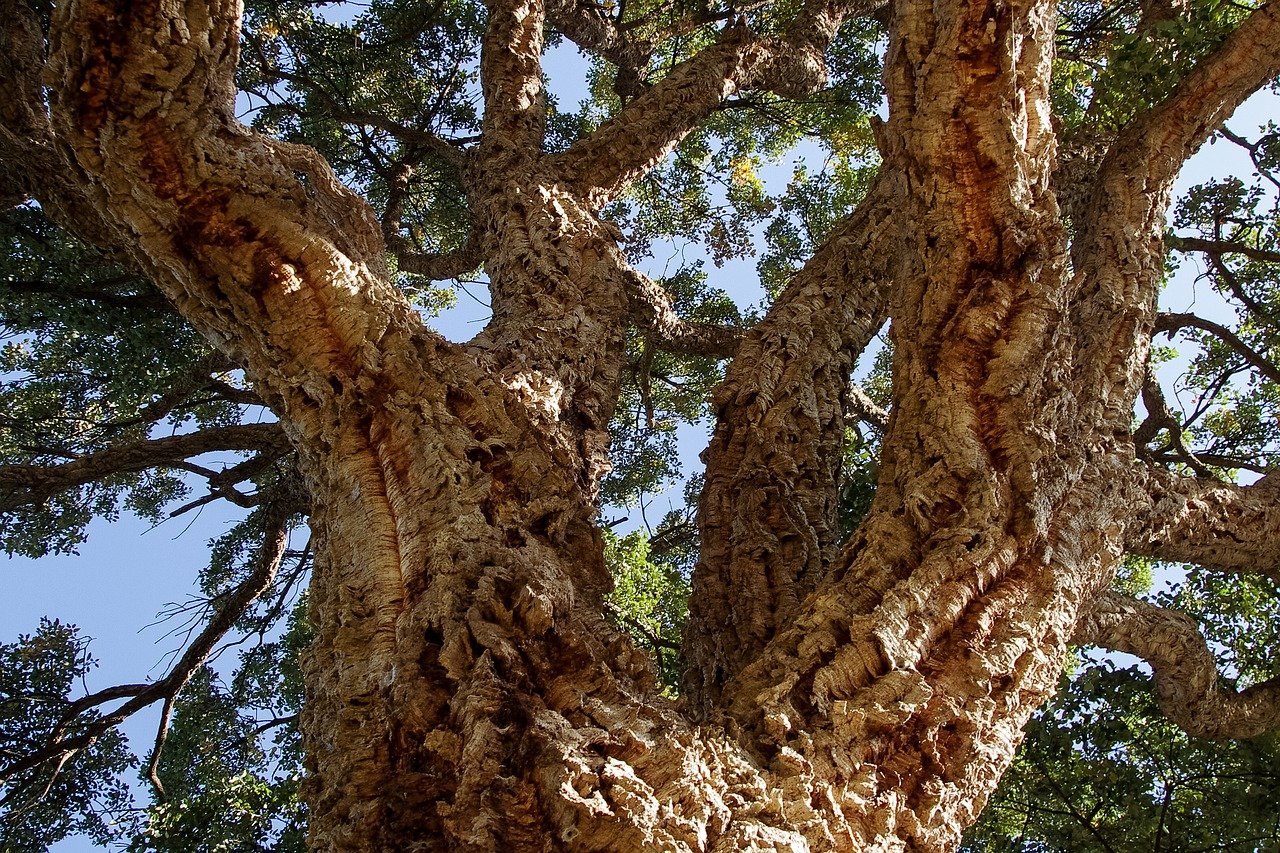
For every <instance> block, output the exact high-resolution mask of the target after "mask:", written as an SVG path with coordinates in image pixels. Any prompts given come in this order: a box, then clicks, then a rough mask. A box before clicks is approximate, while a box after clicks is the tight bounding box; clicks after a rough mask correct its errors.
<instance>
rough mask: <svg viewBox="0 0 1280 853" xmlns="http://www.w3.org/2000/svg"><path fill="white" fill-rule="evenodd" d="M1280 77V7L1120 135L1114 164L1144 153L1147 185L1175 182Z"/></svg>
mask: <svg viewBox="0 0 1280 853" xmlns="http://www.w3.org/2000/svg"><path fill="white" fill-rule="evenodd" d="M1277 74H1280V3H1277V2H1274V0H1272V2H1269V3H1267V4H1265V5H1263V6H1260V7H1258V8H1257V9H1255V10H1254V11H1253V12H1251V13H1250V14H1249V16H1248V17H1247V18H1245V20H1244V21H1243V22H1241V24H1240V25H1239V27H1237V28H1236V30H1235V31H1234V32H1232V33H1231V35H1229V36H1227V38H1226V40H1225V41H1223V43H1222V45H1221V46H1220V47H1219V48H1218V49H1217V50H1215V51H1214V52H1213V53H1211V54H1210V55H1209V56H1208V57H1206V58H1205V59H1203V60H1202V61H1201V62H1199V63H1198V64H1197V65H1196V67H1195V68H1194V69H1193V70H1192V71H1191V72H1190V73H1189V74H1188V75H1187V77H1186V79H1185V80H1183V81H1182V82H1181V83H1180V84H1179V85H1178V88H1177V89H1176V90H1175V91H1174V93H1173V94H1172V95H1170V96H1169V98H1167V99H1166V100H1165V101H1164V102H1162V103H1161V104H1159V105H1157V106H1156V107H1153V108H1152V109H1151V111H1150V112H1149V113H1147V114H1146V115H1144V116H1142V117H1140V118H1138V119H1136V120H1135V121H1134V122H1133V123H1132V124H1131V125H1130V126H1129V127H1127V128H1126V129H1125V131H1124V132H1122V133H1121V135H1120V138H1119V139H1118V140H1117V142H1116V146H1115V153H1113V155H1112V156H1113V158H1116V155H1117V154H1119V155H1120V157H1121V158H1123V157H1124V154H1123V152H1126V151H1127V150H1140V151H1141V152H1142V159H1143V165H1144V167H1145V168H1144V169H1143V174H1144V176H1145V178H1146V179H1147V181H1148V182H1149V185H1150V186H1152V187H1154V186H1159V185H1163V184H1165V183H1166V182H1169V181H1172V180H1174V178H1176V177H1177V174H1178V172H1179V171H1180V170H1181V168H1182V164H1183V163H1184V162H1186V160H1187V158H1188V157H1190V156H1191V155H1192V154H1194V153H1195V152H1196V150H1197V149H1198V148H1199V147H1200V146H1201V145H1202V144H1203V143H1204V141H1205V140H1207V139H1208V138H1209V136H1210V135H1211V134H1212V133H1213V132H1214V131H1215V130H1217V129H1218V128H1219V127H1220V126H1221V125H1222V123H1223V122H1225V121H1226V120H1227V119H1228V118H1229V117H1230V116H1231V114H1232V113H1233V112H1235V110H1236V107H1238V106H1240V104H1242V103H1244V101H1245V99H1247V98H1248V97H1249V96H1250V95H1252V94H1253V93H1254V92H1256V91H1258V89H1260V88H1262V87H1263V86H1265V85H1266V84H1267V83H1269V82H1271V81H1272V80H1274V79H1275V78H1276V75H1277Z"/></svg>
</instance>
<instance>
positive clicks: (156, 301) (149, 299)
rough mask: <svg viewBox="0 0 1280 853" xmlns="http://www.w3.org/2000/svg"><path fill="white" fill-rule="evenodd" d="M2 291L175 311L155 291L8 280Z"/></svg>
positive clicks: (118, 306) (0, 285) (116, 306)
mask: <svg viewBox="0 0 1280 853" xmlns="http://www.w3.org/2000/svg"><path fill="white" fill-rule="evenodd" d="M0 288H3V289H4V290H7V291H9V292H10V293H21V294H32V295H47V296H57V297H59V298H61V299H83V300H86V301H89V302H97V303H99V304H100V305H109V306H111V307H112V308H126V309H130V310H134V309H138V308H143V309H146V310H149V311H161V312H164V313H172V312H173V306H172V305H171V304H170V303H169V300H167V299H165V298H164V296H162V295H161V294H159V293H154V292H146V291H144V292H142V293H136V294H135V293H113V292H111V291H109V290H99V289H97V288H92V287H76V286H74V285H69V284H66V283H63V282H56V281H43V280H36V279H5V280H4V281H2V282H0Z"/></svg>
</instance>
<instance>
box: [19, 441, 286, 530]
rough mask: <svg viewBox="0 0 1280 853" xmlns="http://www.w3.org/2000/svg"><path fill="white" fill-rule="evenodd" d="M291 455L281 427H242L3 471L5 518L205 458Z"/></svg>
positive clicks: (144, 442)
mask: <svg viewBox="0 0 1280 853" xmlns="http://www.w3.org/2000/svg"><path fill="white" fill-rule="evenodd" d="M288 449H289V442H288V440H287V439H286V438H285V435H284V432H283V430H281V429H280V425H279V424H274V423H266V424H241V425H238V426H229V427H210V428H208V429H204V430H200V431H199V432H193V433H187V434H185V435H174V436H168V437H166V438H156V439H149V440H144V441H135V442H131V443H128V444H123V445H119V446H116V447H110V448H107V449H105V450H100V451H98V452H96V453H90V454H87V455H85V456H82V457H80V458H79V459H75V460H73V461H71V462H66V463H63V464H61V465H52V466H50V465H0V512H11V511H12V510H14V509H16V508H17V507H20V506H23V505H25V504H31V503H39V502H40V501H43V500H45V499H46V498H48V497H50V496H51V495H54V494H57V493H58V492H61V491H64V490H66V489H73V488H76V487H77V486H83V485H85V484H87V483H92V482H94V481H96V480H101V479H103V478H105V477H109V476H112V475H114V474H126V473H133V472H137V471H145V470H147V469H149V468H175V467H181V466H182V464H183V463H185V461H186V460H187V459H189V458H190V457H192V456H198V455H199V454H201V453H214V452H217V451H236V450H256V451H260V452H263V453H266V454H268V455H269V456H271V457H278V456H280V455H282V454H284V453H285V452H287V451H288Z"/></svg>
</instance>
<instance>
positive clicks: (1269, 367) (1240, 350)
mask: <svg viewBox="0 0 1280 853" xmlns="http://www.w3.org/2000/svg"><path fill="white" fill-rule="evenodd" d="M1186 328H1191V329H1200V330H1201V331H1204V332H1208V333H1210V334H1211V335H1213V336H1215V337H1216V338H1218V339H1219V340H1220V341H1222V342H1223V343H1224V344H1226V345H1227V347H1228V348H1229V349H1230V350H1231V351H1232V352H1234V353H1235V354H1236V355H1238V356H1240V357H1241V358H1243V359H1244V360H1245V361H1247V362H1248V363H1249V364H1250V365H1252V366H1253V367H1254V369H1256V370H1257V371H1258V372H1259V373H1261V374H1262V375H1263V376H1265V377H1267V378H1268V379H1270V380H1271V381H1272V382H1275V383H1277V384H1280V367H1277V366H1276V365H1275V364H1274V363H1272V361H1271V360H1270V359H1268V358H1266V357H1264V356H1263V355H1262V354H1261V353H1259V352H1258V351H1257V350H1255V349H1254V348H1253V347H1251V346H1249V345H1248V344H1246V343H1245V342H1244V341H1242V340H1240V338H1239V336H1237V335H1236V333H1235V332H1233V331H1231V330H1230V329H1228V328H1227V327H1226V326H1223V325H1220V324H1218V323H1215V322H1213V321H1212V320H1206V319H1204V318H1203V317H1197V316H1196V315H1195V314H1160V315H1159V316H1157V317H1156V326H1155V329H1154V330H1153V332H1155V333H1159V332H1176V331H1177V330H1178V329H1186Z"/></svg>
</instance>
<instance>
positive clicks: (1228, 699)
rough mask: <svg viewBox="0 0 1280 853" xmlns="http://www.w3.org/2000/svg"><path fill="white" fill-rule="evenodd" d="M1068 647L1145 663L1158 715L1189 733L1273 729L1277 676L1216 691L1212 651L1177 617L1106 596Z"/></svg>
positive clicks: (1279, 692)
mask: <svg viewBox="0 0 1280 853" xmlns="http://www.w3.org/2000/svg"><path fill="white" fill-rule="evenodd" d="M1073 642H1077V643H1080V644H1084V645H1096V646H1101V647H1103V648H1106V649H1111V650H1113V651H1119V652H1126V653H1128V654H1131V655H1136V656H1138V657H1140V658H1142V659H1143V660H1145V661H1146V662H1147V663H1149V664H1150V665H1151V670H1152V673H1153V675H1154V677H1155V687H1156V695H1157V696H1158V698H1159V701H1160V708H1161V710H1163V711H1164V713H1165V714H1166V715H1167V716H1168V717H1169V719H1170V720H1172V721H1173V722H1174V723H1176V724H1177V725H1178V726H1179V727H1181V728H1182V729H1184V730H1186V731H1187V732H1188V733H1190V734H1192V735H1195V736H1197V737H1204V738H1212V739H1214V740H1226V739H1228V738H1248V737H1255V736H1257V735H1260V734H1262V733H1264V732H1267V731H1270V730H1272V729H1274V728H1276V727H1277V726H1280V678H1272V679H1270V680H1268V681H1264V682H1263V683H1261V684H1255V685H1253V686H1251V687H1248V688H1246V689H1244V690H1241V691H1239V692H1236V691H1233V690H1226V689H1224V688H1223V686H1222V681H1221V676H1220V674H1219V672H1218V664H1217V660H1216V659H1215V658H1214V656H1213V652H1212V651H1210V649H1209V646H1208V643H1207V642H1206V641H1205V638H1204V636H1203V635H1202V634H1201V633H1200V629H1199V627H1198V626H1197V625H1196V622H1195V620H1194V619H1192V618H1191V617H1190V616H1188V615H1187V614H1185V613H1179V612H1177V611H1176V610H1168V609H1165V608H1163V607H1157V606H1155V605H1154V604H1149V603H1147V602H1145V601H1141V600H1139V599H1136V598H1129V597H1127V596H1123V595H1119V594H1117V593H1114V592H1107V593H1104V594H1103V595H1102V597H1101V598H1100V599H1099V601H1098V602H1097V604H1096V606H1095V607H1094V609H1093V611H1092V612H1091V613H1089V614H1088V615H1087V616H1085V617H1084V618H1083V619H1081V620H1080V624H1079V626H1078V627H1077V629H1076V634H1075V637H1074V638H1073Z"/></svg>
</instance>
